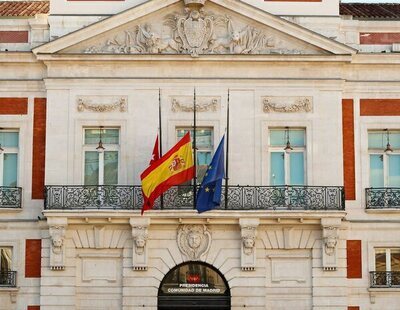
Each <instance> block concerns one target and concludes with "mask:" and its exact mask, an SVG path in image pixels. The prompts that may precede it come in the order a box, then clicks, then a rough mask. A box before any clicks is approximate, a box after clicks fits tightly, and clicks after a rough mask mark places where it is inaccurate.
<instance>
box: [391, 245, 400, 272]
mask: <svg viewBox="0 0 400 310" xmlns="http://www.w3.org/2000/svg"><path fill="white" fill-rule="evenodd" d="M390 254H391V256H390V265H391V268H392V269H391V270H392V271H400V249H391V250H390Z"/></svg>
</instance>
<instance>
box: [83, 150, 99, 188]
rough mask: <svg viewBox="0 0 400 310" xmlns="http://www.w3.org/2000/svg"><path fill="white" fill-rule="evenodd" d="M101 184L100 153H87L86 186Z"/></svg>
mask: <svg viewBox="0 0 400 310" xmlns="http://www.w3.org/2000/svg"><path fill="white" fill-rule="evenodd" d="M98 184H99V153H97V152H85V185H98Z"/></svg>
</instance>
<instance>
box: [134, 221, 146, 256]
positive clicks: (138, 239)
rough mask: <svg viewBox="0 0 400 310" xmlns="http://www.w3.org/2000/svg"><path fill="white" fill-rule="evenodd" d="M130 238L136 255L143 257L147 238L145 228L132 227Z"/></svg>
mask: <svg viewBox="0 0 400 310" xmlns="http://www.w3.org/2000/svg"><path fill="white" fill-rule="evenodd" d="M132 236H133V240H134V241H135V252H136V254H137V255H143V254H144V250H145V246H146V241H147V236H148V231H147V227H145V226H134V227H133V228H132Z"/></svg>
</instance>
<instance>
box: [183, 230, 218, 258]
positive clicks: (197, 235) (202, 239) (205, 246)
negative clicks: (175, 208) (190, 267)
mask: <svg viewBox="0 0 400 310" xmlns="http://www.w3.org/2000/svg"><path fill="white" fill-rule="evenodd" d="M177 242H178V248H179V250H180V251H181V252H182V254H184V255H185V256H186V258H187V259H188V260H199V259H201V257H202V256H203V255H205V254H206V253H207V252H208V250H209V249H210V246H211V234H210V232H209V231H208V229H207V227H206V226H205V225H183V226H181V227H180V228H179V230H178V236H177Z"/></svg>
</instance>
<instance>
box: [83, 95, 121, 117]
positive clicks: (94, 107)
mask: <svg viewBox="0 0 400 310" xmlns="http://www.w3.org/2000/svg"><path fill="white" fill-rule="evenodd" d="M127 101H128V100H127V98H126V97H119V98H118V97H114V96H104V97H103V96H93V97H90V96H82V97H79V98H78V99H77V110H78V112H83V111H85V110H87V111H91V112H98V113H104V112H114V111H119V112H126V110H127Z"/></svg>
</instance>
